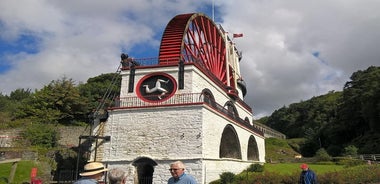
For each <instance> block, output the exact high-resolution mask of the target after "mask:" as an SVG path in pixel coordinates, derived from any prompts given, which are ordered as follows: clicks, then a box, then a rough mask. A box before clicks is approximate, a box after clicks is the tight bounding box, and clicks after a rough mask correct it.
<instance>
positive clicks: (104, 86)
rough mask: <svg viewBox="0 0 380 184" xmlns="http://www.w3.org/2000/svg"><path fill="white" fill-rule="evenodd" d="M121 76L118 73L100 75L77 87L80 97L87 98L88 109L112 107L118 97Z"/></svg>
mask: <svg viewBox="0 0 380 184" xmlns="http://www.w3.org/2000/svg"><path fill="white" fill-rule="evenodd" d="M120 85H121V76H120V75H119V74H118V73H108V74H101V75H99V76H96V77H93V78H89V79H88V80H87V83H85V84H80V85H79V86H78V88H79V91H80V94H81V96H83V97H85V98H87V100H88V101H89V102H90V103H89V109H91V110H95V109H97V108H98V106H99V104H104V105H103V107H101V109H105V108H107V107H109V106H112V105H113V102H114V100H115V98H117V97H118V96H119V95H120Z"/></svg>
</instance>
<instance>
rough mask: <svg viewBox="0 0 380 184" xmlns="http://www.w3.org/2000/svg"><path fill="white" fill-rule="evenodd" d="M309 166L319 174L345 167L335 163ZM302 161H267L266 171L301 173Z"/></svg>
mask: <svg viewBox="0 0 380 184" xmlns="http://www.w3.org/2000/svg"><path fill="white" fill-rule="evenodd" d="M307 164H308V165H309V168H310V169H311V170H313V171H314V172H316V173H318V174H324V173H328V172H334V171H341V170H343V169H344V168H345V167H344V166H343V165H335V164H329V165H326V164H323V165H321V164H309V163H307ZM300 165H301V163H281V164H270V163H266V164H264V171H266V172H273V173H278V174H282V175H290V174H293V173H294V172H296V173H299V172H301V169H300Z"/></svg>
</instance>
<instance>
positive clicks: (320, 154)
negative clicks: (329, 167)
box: [315, 148, 332, 161]
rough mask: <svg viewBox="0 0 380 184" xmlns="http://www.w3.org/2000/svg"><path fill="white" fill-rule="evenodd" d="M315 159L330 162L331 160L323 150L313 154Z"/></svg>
mask: <svg viewBox="0 0 380 184" xmlns="http://www.w3.org/2000/svg"><path fill="white" fill-rule="evenodd" d="M315 157H316V158H317V159H318V160H319V161H330V160H332V158H331V156H330V155H329V154H328V153H327V151H326V150H325V149H324V148H321V149H319V150H318V151H317V152H316V153H315Z"/></svg>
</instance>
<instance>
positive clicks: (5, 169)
mask: <svg viewBox="0 0 380 184" xmlns="http://www.w3.org/2000/svg"><path fill="white" fill-rule="evenodd" d="M37 166H38V164H37V163H35V162H34V161H19V162H18V164H17V168H16V173H15V176H14V178H13V182H12V183H14V184H19V183H23V182H30V171H31V170H32V168H33V167H37ZM11 168H12V163H4V164H0V184H7V183H8V177H9V174H10V172H11ZM37 168H38V167H37ZM37 177H38V173H37Z"/></svg>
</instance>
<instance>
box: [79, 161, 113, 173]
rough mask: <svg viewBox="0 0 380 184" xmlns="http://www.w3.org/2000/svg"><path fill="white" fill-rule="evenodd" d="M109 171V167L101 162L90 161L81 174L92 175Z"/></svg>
mask: <svg viewBox="0 0 380 184" xmlns="http://www.w3.org/2000/svg"><path fill="white" fill-rule="evenodd" d="M104 171H108V169H107V168H105V167H104V165H103V164H102V163H100V162H90V163H88V164H86V165H85V166H84V171H83V172H82V173H80V174H79V175H81V176H92V175H95V174H98V173H102V172H104Z"/></svg>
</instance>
